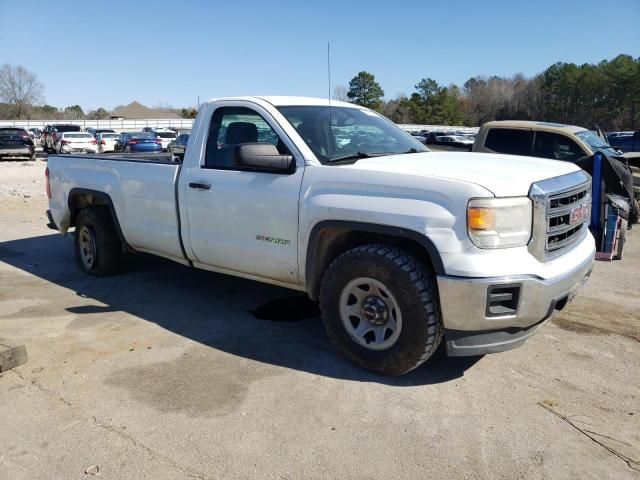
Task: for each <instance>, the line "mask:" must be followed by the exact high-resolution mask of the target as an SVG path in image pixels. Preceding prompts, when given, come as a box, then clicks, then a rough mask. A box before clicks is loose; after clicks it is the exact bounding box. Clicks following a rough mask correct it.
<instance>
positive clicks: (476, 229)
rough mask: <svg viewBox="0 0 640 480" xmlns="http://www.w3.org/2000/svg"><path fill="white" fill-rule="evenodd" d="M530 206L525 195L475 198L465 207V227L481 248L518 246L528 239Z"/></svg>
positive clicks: (529, 201) (530, 216)
mask: <svg viewBox="0 0 640 480" xmlns="http://www.w3.org/2000/svg"><path fill="white" fill-rule="evenodd" d="M531 223H532V206H531V200H530V199H529V198H527V197H509V198H475V199H471V200H469V205H468V206H467V230H468V232H469V238H470V239H471V241H472V242H473V243H474V245H476V246H477V247H480V248H505V247H520V246H523V245H526V244H528V243H529V239H530V238H531Z"/></svg>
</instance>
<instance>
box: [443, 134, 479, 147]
mask: <svg viewBox="0 0 640 480" xmlns="http://www.w3.org/2000/svg"><path fill="white" fill-rule="evenodd" d="M434 144H435V145H440V146H443V147H452V148H457V149H461V148H462V149H466V150H469V149H470V148H471V146H472V145H473V140H471V139H470V138H469V137H465V136H463V135H440V136H436V140H435V142H434Z"/></svg>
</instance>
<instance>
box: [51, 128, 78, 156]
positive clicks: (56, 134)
mask: <svg viewBox="0 0 640 480" xmlns="http://www.w3.org/2000/svg"><path fill="white" fill-rule="evenodd" d="M65 132H82V128H80V126H79V125H63V124H56V125H51V128H50V129H49V135H47V138H46V143H45V145H44V151H45V153H54V152H57V151H58V150H57V146H58V144H59V143H60V137H61V135H62V134H63V133H65Z"/></svg>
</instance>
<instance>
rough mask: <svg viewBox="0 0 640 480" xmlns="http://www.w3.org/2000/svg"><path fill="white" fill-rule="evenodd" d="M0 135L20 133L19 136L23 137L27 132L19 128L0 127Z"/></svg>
mask: <svg viewBox="0 0 640 480" xmlns="http://www.w3.org/2000/svg"><path fill="white" fill-rule="evenodd" d="M0 135H20V136H21V137H25V136H27V135H29V134H28V133H27V131H26V130H23V129H21V128H0Z"/></svg>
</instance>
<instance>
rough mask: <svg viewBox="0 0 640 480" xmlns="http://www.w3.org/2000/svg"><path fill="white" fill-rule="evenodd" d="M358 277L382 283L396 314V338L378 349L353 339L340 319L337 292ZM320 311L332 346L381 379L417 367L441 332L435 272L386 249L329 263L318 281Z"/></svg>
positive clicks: (356, 252) (365, 249)
mask: <svg viewBox="0 0 640 480" xmlns="http://www.w3.org/2000/svg"><path fill="white" fill-rule="evenodd" d="M360 277H366V278H371V279H374V280H375V281H377V282H380V283H381V284H382V285H384V286H385V287H386V288H387V289H388V291H389V292H390V293H391V295H392V297H394V298H395V301H396V303H397V305H398V307H399V309H400V311H401V319H402V320H401V328H400V333H399V336H398V337H397V339H396V340H395V343H393V344H392V345H390V346H389V347H388V348H385V349H383V350H372V349H370V348H367V347H365V346H363V345H362V344H361V343H358V342H357V341H356V340H354V338H352V336H351V334H350V333H349V332H348V331H347V328H346V326H345V324H343V320H342V318H341V316H340V308H341V307H340V302H341V297H342V295H343V290H345V289H347V288H348V285H349V282H352V280H354V279H357V278H360ZM320 308H321V312H322V321H323V324H324V327H325V330H326V332H327V335H328V337H329V339H330V340H331V342H332V343H333V344H334V345H335V347H336V348H337V349H338V350H339V351H340V352H342V354H343V355H345V356H346V357H347V358H348V359H349V360H350V361H352V362H353V363H355V364H356V365H358V366H360V367H362V368H365V369H367V370H370V371H373V372H376V373H380V374H383V375H401V374H403V373H407V372H409V371H411V370H413V369H414V368H416V367H418V366H420V365H421V364H422V363H424V362H425V361H427V360H428V359H429V357H431V355H433V353H434V352H435V351H436V349H437V348H438V345H439V344H440V342H441V341H442V337H443V333H444V328H443V324H442V319H441V314H440V304H439V300H438V290H437V284H436V280H435V274H434V273H433V271H431V269H430V268H428V267H427V266H426V265H425V264H424V263H422V262H421V261H420V260H418V258H416V257H415V256H413V255H411V254H410V253H408V252H406V251H405V250H403V249H401V248H397V247H394V246H390V245H382V244H371V245H364V246H361V247H357V248H354V249H352V250H349V251H348V252H346V253H344V254H342V255H340V256H339V257H338V258H337V259H336V260H334V261H333V262H332V263H331V265H330V266H329V268H328V269H327V271H326V272H325V274H324V276H323V279H322V283H321V287H320ZM363 311H364V310H363ZM350 318H351V317H350ZM363 318H364V317H363ZM346 321H347V320H346ZM346 321H345V323H346ZM360 321H363V322H364V321H365V320H364V319H361V320H360ZM365 325H366V324H365ZM358 326H359V324H358ZM383 331H384V332H385V334H384V337H385V339H386V332H387V331H386V330H383ZM367 343H368V341H367Z"/></svg>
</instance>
